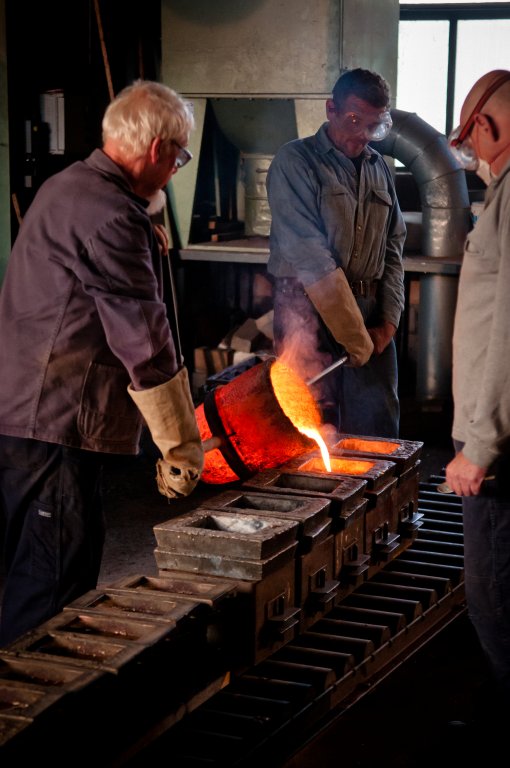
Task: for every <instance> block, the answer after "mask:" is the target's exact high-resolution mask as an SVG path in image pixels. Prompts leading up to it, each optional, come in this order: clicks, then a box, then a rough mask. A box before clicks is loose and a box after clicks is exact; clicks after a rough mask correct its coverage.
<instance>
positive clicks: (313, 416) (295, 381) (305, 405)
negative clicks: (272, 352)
mask: <svg viewBox="0 0 510 768" xmlns="http://www.w3.org/2000/svg"><path fill="white" fill-rule="evenodd" d="M270 376H271V384H272V386H273V391H274V394H275V396H276V399H277V400H278V403H279V404H280V407H281V409H282V410H283V412H284V413H285V415H286V416H287V417H288V418H289V419H290V420H291V421H292V423H293V424H294V426H295V427H296V429H298V430H299V432H301V434H303V435H306V437H308V438H310V439H311V440H314V441H315V442H316V443H317V445H318V446H319V448H320V451H321V456H322V460H323V462H324V466H325V468H326V470H327V471H328V472H331V461H330V458H329V451H328V449H327V447H326V443H325V442H324V440H323V438H322V435H321V434H320V432H319V427H320V426H321V422H322V420H321V415H320V411H319V408H318V406H317V403H316V402H315V400H314V398H313V396H312V393H311V392H310V390H309V388H308V386H307V384H306V382H305V381H303V379H302V378H301V377H300V376H298V375H297V373H296V372H295V371H294V370H293V369H292V368H290V367H289V366H287V365H285V364H284V363H282V362H281V361H280V360H276V361H275V362H274V363H273V365H272V366H271V372H270Z"/></svg>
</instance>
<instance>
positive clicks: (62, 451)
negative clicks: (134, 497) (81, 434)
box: [0, 436, 105, 646]
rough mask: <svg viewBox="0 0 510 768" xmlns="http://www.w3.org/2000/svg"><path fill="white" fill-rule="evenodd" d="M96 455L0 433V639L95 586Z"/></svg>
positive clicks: (100, 533) (100, 530) (99, 524)
mask: <svg viewBox="0 0 510 768" xmlns="http://www.w3.org/2000/svg"><path fill="white" fill-rule="evenodd" d="M103 458H104V457H103V456H102V454H99V453H94V452H91V451H82V450H79V449H74V448H67V447H65V446H62V445H54V444H52V443H44V442H40V441H38V440H28V439H24V438H16V437H6V436H0V510H1V513H2V516H3V518H4V525H3V527H4V535H5V542H4V568H5V571H6V579H5V586H4V592H3V599H2V609H1V616H0V645H2V646H4V645H7V644H9V643H11V642H12V641H13V640H15V639H16V638H17V637H19V636H20V635H22V634H24V633H25V632H26V631H27V630H29V629H32V628H35V627H36V626H38V625H39V624H41V623H42V622H44V621H46V620H47V619H49V618H51V617H52V616H54V615H55V614H56V613H58V612H59V611H60V610H62V608H63V607H64V606H65V605H67V604H68V603H69V602H70V601H72V600H74V599H75V598H76V597H78V596H80V595H82V594H83V593H85V592H87V591H88V590H90V589H93V588H95V586H96V584H97V579H98V576H99V569H100V566H101V558H102V554H103V544H104V534H105V527H104V518H103V510H102V504H101V491H100V488H101V474H102V461H103Z"/></svg>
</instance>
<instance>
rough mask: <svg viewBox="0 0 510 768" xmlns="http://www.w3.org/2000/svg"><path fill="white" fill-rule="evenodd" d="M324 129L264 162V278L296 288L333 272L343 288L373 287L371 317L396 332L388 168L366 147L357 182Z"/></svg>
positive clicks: (400, 234) (399, 300) (397, 280)
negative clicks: (343, 279)
mask: <svg viewBox="0 0 510 768" xmlns="http://www.w3.org/2000/svg"><path fill="white" fill-rule="evenodd" d="M326 128H327V123H324V124H323V125H322V126H321V128H320V129H319V131H318V132H317V133H316V134H315V135H314V136H310V137H308V138H306V139H296V140H294V141H291V142H288V143H287V144H285V145H283V147H281V148H280V149H279V150H278V152H277V153H276V155H275V157H274V159H273V161H272V163H271V166H270V168H269V172H268V176H267V192H268V198H269V204H270V208H271V232H270V256H269V261H268V267H267V268H268V272H269V273H270V274H272V275H273V276H274V277H296V278H298V279H299V280H300V281H301V283H302V284H303V285H304V286H307V285H311V284H312V283H315V282H317V281H318V280H320V279H321V278H322V277H324V276H325V275H326V274H327V273H328V272H331V271H333V270H334V269H336V268H337V267H341V268H342V269H343V270H344V272H345V274H346V276H347V279H348V281H349V282H350V283H351V282H356V281H359V280H378V281H380V282H379V286H378V291H377V301H378V305H379V306H378V309H379V312H378V314H379V315H380V316H381V317H382V318H383V319H384V320H388V321H389V322H391V323H393V324H394V325H395V326H398V324H399V321H400V316H401V313H402V310H403V308H404V269H403V264H402V251H403V247H404V240H405V236H406V228H405V223H404V219H403V216H402V213H401V211H400V208H399V205H398V202H397V199H396V195H395V191H394V188H393V183H392V180H391V176H390V173H389V169H388V168H387V166H386V164H385V162H384V159H383V158H382V156H381V155H380V154H379V153H378V152H376V151H375V150H374V149H372V148H371V147H367V148H366V149H365V151H364V157H363V161H362V165H361V171H360V174H359V177H358V173H357V171H356V168H355V166H354V164H353V163H352V162H351V160H350V159H349V158H348V157H346V155H344V154H343V152H341V151H340V150H339V149H337V148H336V147H335V146H334V144H333V143H332V142H331V140H330V138H329V137H328V134H327V132H326Z"/></svg>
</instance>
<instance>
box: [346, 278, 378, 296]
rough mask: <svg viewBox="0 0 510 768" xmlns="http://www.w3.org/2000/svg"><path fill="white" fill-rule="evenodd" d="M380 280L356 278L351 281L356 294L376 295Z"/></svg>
mask: <svg viewBox="0 0 510 768" xmlns="http://www.w3.org/2000/svg"><path fill="white" fill-rule="evenodd" d="M378 282H379V281H378V280H355V281H354V282H353V283H349V285H350V287H351V291H352V292H353V294H354V295H355V296H363V297H367V296H372V297H373V296H375V295H376V293H377V284H378Z"/></svg>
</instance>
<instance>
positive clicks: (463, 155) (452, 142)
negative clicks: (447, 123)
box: [448, 73, 510, 171]
mask: <svg viewBox="0 0 510 768" xmlns="http://www.w3.org/2000/svg"><path fill="white" fill-rule="evenodd" d="M507 80H510V75H509V74H508V73H505V74H504V75H501V77H498V78H497V79H496V80H494V82H493V83H492V85H490V86H489V87H488V88H487V89H486V90H485V91H484V92H483V93H482V95H481V96H480V98H479V99H478V101H477V102H476V104H475V106H474V108H473V109H472V110H471V112H470V114H469V116H468V118H467V120H466V122H465V123H464V125H463V126H460V125H459V126H457V128H455V129H454V130H453V131H452V132H451V133H450V135H449V136H448V146H449V148H450V151H451V153H452V154H453V156H454V157H455V158H456V159H457V160H458V161H459V163H460V164H461V166H462V168H464V169H465V170H466V171H476V169H477V168H478V157H477V156H476V152H475V150H474V147H473V146H472V145H471V141H470V139H469V134H470V133H471V131H472V130H473V126H474V124H475V117H476V116H477V115H478V114H479V113H480V110H481V109H482V107H483V106H484V104H486V103H487V102H488V100H489V99H490V97H491V96H492V94H493V93H495V92H496V91H497V90H498V88H499V87H500V86H502V85H503V83H506V82H507Z"/></svg>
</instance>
